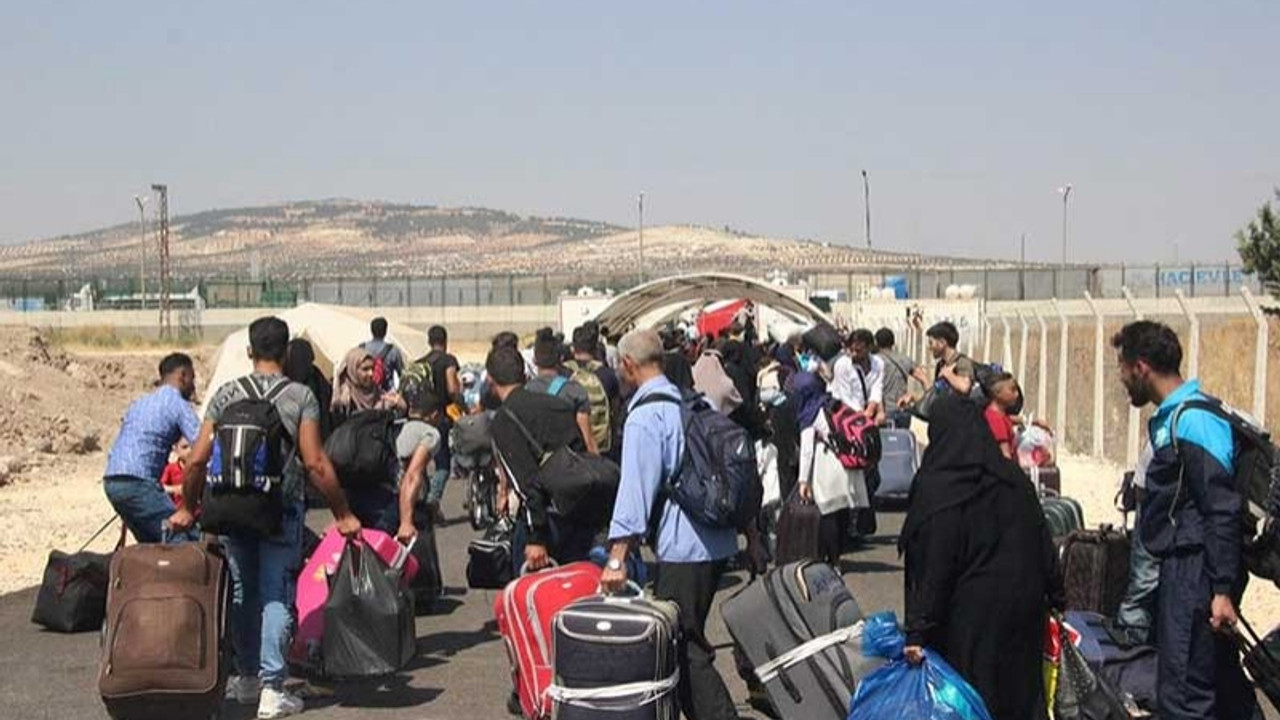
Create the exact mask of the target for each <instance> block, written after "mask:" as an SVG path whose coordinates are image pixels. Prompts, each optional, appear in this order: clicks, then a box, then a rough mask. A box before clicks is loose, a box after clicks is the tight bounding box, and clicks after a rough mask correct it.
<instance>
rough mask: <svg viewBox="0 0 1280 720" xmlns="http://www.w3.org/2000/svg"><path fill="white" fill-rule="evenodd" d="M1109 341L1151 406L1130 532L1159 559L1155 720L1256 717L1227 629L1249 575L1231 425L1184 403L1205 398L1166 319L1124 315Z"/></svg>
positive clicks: (1124, 373) (1123, 374)
mask: <svg viewBox="0 0 1280 720" xmlns="http://www.w3.org/2000/svg"><path fill="white" fill-rule="evenodd" d="M1111 344H1112V346H1113V347H1115V349H1116V351H1117V355H1118V361H1119V366H1120V380H1121V382H1122V383H1124V386H1125V389H1126V390H1128V392H1129V399H1130V400H1131V401H1132V402H1133V405H1134V407H1142V406H1144V405H1147V404H1149V403H1150V404H1154V405H1155V406H1156V411H1155V414H1154V415H1153V416H1152V417H1151V420H1150V421H1149V423H1148V430H1149V433H1150V437H1149V440H1150V442H1151V448H1152V457H1151V462H1150V464H1149V465H1148V466H1147V472H1146V488H1147V490H1146V496H1145V498H1144V500H1143V506H1142V514H1141V516H1140V519H1139V524H1138V533H1139V537H1140V539H1141V541H1142V545H1143V546H1144V547H1145V548H1146V549H1147V551H1148V552H1150V553H1151V554H1152V555H1153V556H1154V557H1156V558H1157V559H1159V561H1160V582H1159V586H1158V587H1157V589H1156V613H1157V615H1156V620H1155V629H1156V646H1157V649H1158V653H1157V657H1158V658H1159V662H1158V666H1157V679H1156V683H1157V685H1156V695H1157V698H1158V703H1159V712H1158V713H1157V714H1158V715H1159V716H1160V718H1162V720H1182V719H1183V718H1186V719H1188V720H1190V719H1191V718H1216V719H1217V720H1231V719H1235V718H1242V719H1243V718H1251V717H1255V713H1257V701H1256V699H1255V696H1254V693H1253V688H1252V686H1251V685H1250V684H1249V681H1248V680H1247V679H1246V678H1245V675H1244V671H1243V670H1241V668H1240V657H1239V654H1238V651H1237V649H1236V644H1235V641H1234V639H1233V637H1232V635H1233V634H1234V632H1235V625H1236V622H1237V616H1236V608H1237V607H1239V605H1240V598H1241V596H1242V595H1243V594H1244V589H1245V585H1246V583H1247V582H1248V579H1249V576H1248V572H1247V571H1246V570H1245V567H1244V563H1243V560H1242V551H1243V522H1244V499H1243V497H1242V496H1241V494H1240V492H1239V490H1238V489H1237V488H1236V484H1235V480H1234V477H1233V476H1234V472H1235V462H1234V460H1235V452H1234V442H1233V435H1232V431H1231V426H1230V425H1229V424H1227V422H1226V421H1225V420H1223V419H1221V418H1219V417H1217V416H1216V415H1213V414H1212V413H1209V412H1207V411H1205V410H1201V409H1186V410H1185V411H1184V410H1183V409H1182V405H1183V403H1185V402H1187V401H1188V400H1192V399H1203V398H1205V397H1206V396H1205V394H1204V393H1202V392H1201V391H1200V382H1199V381H1198V380H1187V381H1184V380H1183V379H1182V375H1181V373H1180V372H1179V367H1180V366H1181V364H1182V345H1181V344H1180V343H1179V342H1178V336H1177V335H1176V334H1175V333H1174V332H1173V330H1171V329H1170V328H1169V327H1168V326H1167V325H1163V324H1160V323H1154V322H1149V321H1139V322H1134V323H1130V324H1128V325H1125V326H1124V328H1122V329H1121V330H1120V332H1119V333H1117V334H1116V336H1115V337H1114V338H1112V340H1111ZM1256 716H1258V717H1260V716H1261V715H1260V713H1259V714H1257V715H1256Z"/></svg>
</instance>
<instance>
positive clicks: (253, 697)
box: [226, 675, 262, 705]
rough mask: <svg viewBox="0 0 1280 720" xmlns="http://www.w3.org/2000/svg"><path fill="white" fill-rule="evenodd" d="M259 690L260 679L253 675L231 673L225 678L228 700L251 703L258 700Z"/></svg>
mask: <svg viewBox="0 0 1280 720" xmlns="http://www.w3.org/2000/svg"><path fill="white" fill-rule="evenodd" d="M261 692H262V681H261V680H259V679H258V678H256V677H254V676H253V675H232V676H231V677H230V678H228V679H227V693H226V698H227V701H228V702H233V703H236V704H239V705H252V704H254V703H256V702H258V694H259V693H261Z"/></svg>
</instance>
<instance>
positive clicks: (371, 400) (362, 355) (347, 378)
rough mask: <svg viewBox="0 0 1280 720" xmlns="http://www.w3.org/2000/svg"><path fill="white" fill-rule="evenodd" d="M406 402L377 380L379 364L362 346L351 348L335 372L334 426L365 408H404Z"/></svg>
mask: <svg viewBox="0 0 1280 720" xmlns="http://www.w3.org/2000/svg"><path fill="white" fill-rule="evenodd" d="M403 408H404V401H403V400H401V399H400V396H399V395H398V394H397V393H394V392H388V391H386V390H384V389H383V388H382V386H381V385H379V384H378V382H377V363H376V361H375V360H374V357H373V354H372V353H370V352H369V351H368V350H366V349H365V348H364V347H363V346H361V347H355V348H352V349H351V350H350V351H348V352H347V356H346V358H345V359H343V361H342V365H341V366H340V367H338V369H337V370H334V372H333V405H332V411H333V427H334V428H337V427H338V426H339V425H341V424H342V423H344V422H346V421H347V418H350V417H351V416H352V415H355V414H356V413H358V412H363V411H365V410H391V409H403Z"/></svg>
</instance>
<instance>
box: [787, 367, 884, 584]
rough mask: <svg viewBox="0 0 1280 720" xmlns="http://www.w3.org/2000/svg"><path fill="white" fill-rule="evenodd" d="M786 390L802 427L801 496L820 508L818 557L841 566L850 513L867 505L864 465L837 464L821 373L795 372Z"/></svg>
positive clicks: (799, 476) (800, 456)
mask: <svg viewBox="0 0 1280 720" xmlns="http://www.w3.org/2000/svg"><path fill="white" fill-rule="evenodd" d="M790 396H791V398H792V400H793V401H794V407H795V408H796V425H797V427H799V429H800V454H799V466H800V469H799V473H798V475H797V482H798V492H799V496H800V499H801V500H804V501H806V502H813V503H814V504H815V505H817V506H818V510H819V512H821V513H822V520H821V521H820V523H819V525H818V558H817V559H818V560H821V561H822V562H825V563H827V564H828V565H831V566H832V567H835V568H839V567H840V556H841V555H842V554H843V551H844V538H845V536H846V535H847V533H848V531H849V525H850V518H851V517H852V513H854V512H858V511H860V510H861V509H864V508H865V509H868V510H869V509H870V507H871V502H870V496H869V494H868V492H867V484H866V477H865V475H864V474H863V471H862V470H852V469H848V468H845V467H844V465H842V464H840V459H839V458H838V457H836V453H835V448H834V447H833V444H832V443H831V442H830V440H829V439H828V438H829V436H830V434H831V425H830V423H829V422H828V420H827V408H828V407H829V406H830V404H831V402H832V398H831V395H830V394H829V393H828V392H827V386H826V383H825V381H824V380H823V379H822V377H821V376H820V375H819V374H817V373H813V372H800V373H797V374H796V375H795V376H793V377H792V378H791V393H790ZM779 457H781V452H780V453H779Z"/></svg>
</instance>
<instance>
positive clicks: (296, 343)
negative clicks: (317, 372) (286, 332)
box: [284, 338, 316, 384]
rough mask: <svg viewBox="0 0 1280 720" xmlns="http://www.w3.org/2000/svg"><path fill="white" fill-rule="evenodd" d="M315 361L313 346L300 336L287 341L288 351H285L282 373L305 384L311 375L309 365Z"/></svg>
mask: <svg viewBox="0 0 1280 720" xmlns="http://www.w3.org/2000/svg"><path fill="white" fill-rule="evenodd" d="M315 362H316V351H315V348H313V347H311V343H310V342H309V341H307V340H303V339H302V338H297V339H294V340H290V341H289V349H288V352H287V353H285V360H284V375H285V377H287V378H289V379H290V380H292V381H294V382H298V383H303V384H306V383H307V380H309V379H310V377H311V366H312V365H314V364H315Z"/></svg>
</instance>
